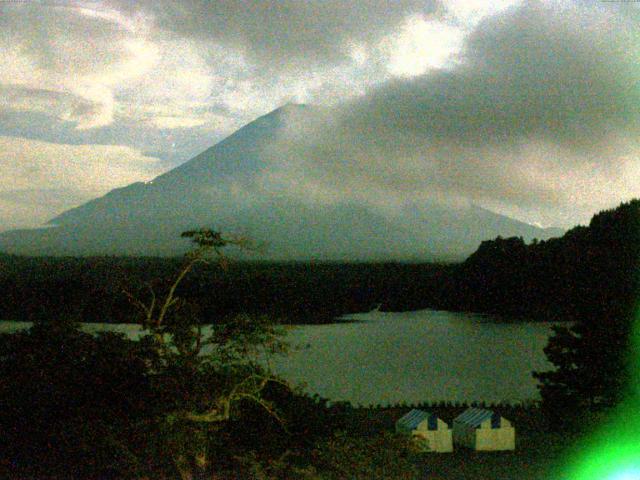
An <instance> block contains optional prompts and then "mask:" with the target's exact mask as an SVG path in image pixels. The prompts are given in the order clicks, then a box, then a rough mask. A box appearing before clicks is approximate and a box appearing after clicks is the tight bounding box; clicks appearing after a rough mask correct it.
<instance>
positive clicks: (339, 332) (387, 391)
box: [273, 310, 552, 405]
mask: <svg viewBox="0 0 640 480" xmlns="http://www.w3.org/2000/svg"><path fill="white" fill-rule="evenodd" d="M348 318H353V319H355V320H360V321H359V322H357V323H340V324H332V325H309V326H301V327H297V328H295V329H293V330H292V331H290V333H289V337H288V338H289V341H290V342H292V343H293V344H297V345H302V346H304V345H309V346H308V348H303V349H300V350H298V351H294V352H293V353H292V354H291V355H290V357H289V358H287V359H280V360H276V361H275V362H273V364H274V368H275V370H276V371H277V372H278V373H280V374H282V375H283V376H284V377H285V378H287V379H288V380H290V381H292V382H295V383H302V382H304V383H306V390H308V391H309V392H313V393H318V394H320V395H321V396H323V397H327V398H330V399H332V400H350V401H352V402H354V403H356V404H364V405H368V404H378V403H381V404H383V405H384V404H387V403H391V404H394V403H398V402H407V403H408V404H411V403H419V402H423V401H439V400H451V401H474V400H478V401H482V400H484V401H486V402H500V401H509V402H518V401H523V400H529V399H536V398H539V396H538V391H537V389H536V382H535V380H534V379H533V377H532V376H531V371H532V370H546V369H548V368H549V367H550V366H551V365H550V364H549V363H548V362H547V360H546V357H545V355H544V353H543V348H544V347H545V345H546V344H547V338H548V336H549V334H550V333H551V325H552V324H550V323H533V322H528V323H502V322H500V323H498V322H492V321H490V320H491V318H490V317H487V316H482V317H479V316H477V315H471V314H464V313H455V312H442V311H434V310H421V311H416V312H404V313H382V312H370V313H366V314H358V315H350V316H349V317H348Z"/></svg>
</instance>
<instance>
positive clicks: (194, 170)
mask: <svg viewBox="0 0 640 480" xmlns="http://www.w3.org/2000/svg"><path fill="white" fill-rule="evenodd" d="M315 111H316V110H315V108H314V107H310V106H306V105H297V104H287V105H285V106H283V107H280V108H278V109H276V110H274V111H273V112H271V113H269V114H267V115H264V116H261V117H259V118H257V119H256V120H254V121H252V122H250V123H249V124H247V125H245V126H244V127H242V128H240V129H239V130H237V131H236V132H234V133H233V134H231V135H230V136H228V137H227V138H225V139H224V140H222V141H221V142H219V143H217V144H216V145H214V146H212V147H211V148H208V149H207V150H205V151H204V152H202V153H201V154H199V155H197V156H196V157H194V158H192V159H191V160H189V161H187V162H185V163H184V164H182V165H180V166H178V167H176V168H174V169H173V170H171V171H169V172H166V173H164V174H162V175H160V176H158V177H156V178H155V179H154V180H152V181H151V182H146V183H142V182H138V183H133V184H131V185H128V186H126V187H124V188H119V189H115V190H112V191H111V192H109V193H107V194H106V195H104V196H103V197H100V198H96V199H94V200H91V201H89V202H87V203H85V204H83V205H81V206H79V207H76V208H73V209H70V210H68V211H66V212H64V213H62V214H61V215H58V216H57V217H55V218H53V219H52V220H51V221H50V224H51V225H52V227H51V228H44V229H31V230H14V231H9V232H4V233H0V250H2V251H5V252H8V253H16V254H27V255H105V254H106V255H176V254H180V253H182V252H184V251H185V250H186V249H187V248H188V243H186V242H184V241H181V240H180V238H179V235H180V233H181V232H182V231H184V230H187V229H191V228H194V227H202V226H207V227H210V228H216V229H219V230H222V231H225V232H239V233H243V234H246V235H248V236H250V237H251V238H252V239H254V240H255V241H256V242H258V243H262V244H265V245H266V248H265V249H264V251H263V252H262V253H261V254H259V255H257V257H254V258H262V259H272V260H311V259H314V260H337V261H345V260H353V261H366V260H407V261H426V260H429V261H431V260H461V259H463V258H465V257H466V256H467V255H469V254H470V253H472V252H473V251H474V250H475V249H476V248H477V247H478V245H479V244H480V242H481V241H482V240H486V239H491V238H495V237H496V236H498V235H501V236H503V237H508V236H522V237H523V238H524V239H525V240H526V241H530V240H532V239H533V238H538V239H546V238H550V237H554V236H558V235H561V234H562V233H563V231H562V230H560V229H542V228H538V227H536V226H533V225H529V224H527V223H524V222H520V221H518V220H514V219H511V218H508V217H506V216H503V215H499V214H496V213H494V212H491V211H489V210H486V209H482V208H479V207H475V206H469V207H455V208H454V207H447V206H443V205H439V204H436V203H427V204H420V205H415V204H411V205H410V206H406V207H404V208H402V209H401V210H399V211H398V212H396V213H394V214H390V213H388V212H382V211H378V210H376V209H375V208H372V207H369V206H366V205H361V204H356V203H353V202H340V201H336V202H334V203H332V204H329V205H318V204H314V203H313V202H311V201H308V200H307V199H305V198H294V197H293V196H291V195H287V194H286V193H283V192H282V191H276V190H275V189H273V190H268V189H265V188H257V187H255V182H256V180H257V179H259V176H260V175H261V174H262V173H264V172H265V171H268V170H269V169H271V168H274V167H273V166H272V165H270V163H269V160H268V156H267V155H265V154H264V152H265V149H266V148H268V147H269V146H270V145H272V144H273V142H274V141H275V139H276V137H277V135H278V133H279V132H280V130H281V128H282V127H283V126H284V124H285V122H286V121H297V120H300V121H303V120H304V119H305V118H313V115H314V112H315ZM247 191H249V192H250V194H247V193H246V192H247Z"/></svg>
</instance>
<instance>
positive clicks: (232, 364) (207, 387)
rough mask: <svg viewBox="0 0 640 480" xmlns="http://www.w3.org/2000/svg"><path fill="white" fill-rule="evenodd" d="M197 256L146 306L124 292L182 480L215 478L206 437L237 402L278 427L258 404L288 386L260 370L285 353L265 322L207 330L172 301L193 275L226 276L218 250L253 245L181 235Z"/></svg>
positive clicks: (242, 321) (214, 235)
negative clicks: (206, 271) (214, 270)
mask: <svg viewBox="0 0 640 480" xmlns="http://www.w3.org/2000/svg"><path fill="white" fill-rule="evenodd" d="M182 236H183V237H186V238H191V239H192V241H193V242H194V243H195V245H196V248H195V249H194V250H193V251H192V252H190V253H189V254H187V256H186V259H185V263H184V265H183V266H182V268H181V269H180V271H179V272H178V274H177V275H176V277H175V279H173V281H172V282H171V283H170V285H169V286H168V290H167V291H166V293H164V294H163V295H160V294H158V293H157V292H156V288H155V287H154V285H153V284H152V283H150V284H148V285H147V288H148V291H149V293H148V298H147V299H146V301H145V300H142V299H140V298H139V297H138V296H136V295H133V294H131V293H130V292H128V291H125V294H126V295H127V296H128V298H129V300H130V301H131V303H132V304H133V305H135V306H136V307H137V308H138V310H139V311H140V313H141V321H140V324H141V326H142V328H143V330H144V331H145V332H147V334H146V335H145V336H144V337H143V338H142V339H141V342H142V343H143V344H145V345H146V347H147V352H148V359H149V360H148V362H149V367H150V372H151V378H152V380H153V381H154V382H155V390H156V392H157V398H158V401H159V403H160V405H161V411H162V414H161V418H160V422H161V424H162V425H161V427H162V430H163V432H165V437H166V447H167V450H168V451H169V454H170V455H171V457H172V460H173V463H174V465H175V467H176V469H177V470H178V472H179V475H180V478H182V480H195V479H201V478H215V472H214V471H213V470H214V469H213V465H212V463H213V457H214V455H213V453H214V452H211V451H209V450H210V447H209V444H210V442H209V439H210V437H211V435H215V432H216V431H218V430H219V428H220V427H221V426H222V425H223V424H224V422H227V421H228V420H230V419H231V418H232V416H233V415H234V410H235V409H236V408H237V407H238V406H239V405H240V404H241V403H242V402H252V403H254V404H256V405H259V406H260V407H262V408H263V409H264V411H265V412H267V413H268V414H269V415H271V416H272V417H274V418H275V419H277V420H278V421H279V422H282V421H281V418H280V416H279V415H278V412H277V409H276V408H275V406H274V405H273V404H272V403H271V402H269V401H267V400H266V399H265V398H264V396H263V391H264V390H265V388H266V387H267V385H269V384H270V383H273V382H277V383H281V384H283V385H286V384H285V383H284V382H283V381H282V380H280V379H279V378H277V377H276V376H275V375H273V374H272V373H271V372H270V369H269V368H265V366H264V361H261V360H264V359H266V358H267V357H266V356H267V355H269V354H273V353H278V352H284V351H285V350H286V345H285V344H284V343H283V342H282V341H281V340H280V333H281V332H280V331H279V329H277V328H276V327H275V326H273V324H272V323H271V322H270V321H269V320H268V319H266V317H257V318H253V317H249V316H247V315H238V316H236V317H234V318H232V319H227V320H225V321H223V322H220V323H216V324H213V325H210V326H208V327H206V328H203V326H202V325H201V324H200V322H199V321H198V319H197V318H196V316H195V315H194V313H193V310H190V309H189V308H188V302H187V301H185V300H184V299H183V298H181V297H179V296H178V295H177V291H178V288H179V286H180V285H181V283H182V281H183V280H184V278H185V277H186V276H187V275H188V274H189V272H191V271H192V270H193V269H194V267H196V265H198V264H202V263H211V262H213V261H215V262H217V263H218V264H219V265H220V267H221V268H223V269H226V268H227V265H228V260H227V257H225V255H224V254H223V252H222V250H223V249H224V248H225V247H229V246H235V247H239V248H242V249H244V250H250V249H252V244H251V242H249V241H248V240H247V239H246V238H242V237H223V236H222V235H221V234H220V233H219V232H216V231H213V230H205V229H203V230H193V231H188V232H184V233H183V234H182Z"/></svg>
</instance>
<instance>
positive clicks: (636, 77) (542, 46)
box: [282, 2, 640, 222]
mask: <svg viewBox="0 0 640 480" xmlns="http://www.w3.org/2000/svg"><path fill="white" fill-rule="evenodd" d="M629 13H630V12H629V11H623V10H620V9H612V8H606V7H601V6H598V5H596V6H591V7H578V6H575V5H568V6H560V5H558V4H550V3H542V2H530V3H527V4H525V5H523V6H521V7H520V8H516V9H510V10H508V11H506V12H505V13H503V14H500V15H496V16H494V17H491V18H488V19H486V20H485V21H484V22H482V23H481V24H479V25H478V27H477V28H476V30H475V31H474V32H473V33H472V34H471V35H470V36H469V37H468V39H467V41H466V43H465V47H464V49H463V51H462V52H461V54H460V58H459V62H458V64H457V65H456V66H455V67H454V68H452V69H449V70H441V71H436V72H429V73H427V74H424V75H422V76H418V77H414V78H411V79H406V80H392V81H389V82H386V83H385V84H383V85H381V86H378V87H377V88H374V89H372V90H371V91H369V92H368V94H366V95H365V96H363V97H361V98H357V99H354V100H351V101H349V102H346V103H345V104H343V105H341V106H340V107H338V108H336V109H333V110H331V111H329V112H328V113H327V114H326V115H325V116H324V121H323V122H319V125H315V126H307V129H308V130H307V131H306V132H304V133H303V134H302V135H300V134H299V133H292V134H291V135H293V137H295V138H297V140H296V141H297V142H298V144H297V146H296V147H295V149H293V150H292V149H291V147H290V146H289V145H287V142H290V141H291V139H292V137H286V138H285V139H284V140H283V142H284V143H283V145H282V148H283V149H288V151H289V152H295V156H296V157H298V158H306V159H307V160H308V161H307V165H308V168H309V169H310V170H312V171H314V172H315V176H316V178H321V179H323V182H325V184H326V185H327V186H331V188H333V189H336V188H337V187H336V186H338V185H342V187H343V189H342V191H343V192H354V191H362V192H370V194H369V195H370V196H371V197H377V198H384V197H385V196H386V197H392V196H394V195H395V196H402V195H408V194H426V193H427V192H431V194H433V195H436V196H438V195H443V196H448V197H451V198H466V199H469V200H471V201H478V202H481V203H483V204H485V205H487V204H488V205H498V204H500V205H502V206H504V205H511V206H512V207H513V208H512V209H511V210H510V212H511V213H513V212H515V211H517V210H518V209H528V211H529V213H530V214H531V215H529V219H530V220H531V219H532V218H533V217H535V216H536V215H537V216H539V217H540V218H542V217H544V219H545V220H547V221H550V219H552V218H553V216H554V214H553V213H550V212H552V210H554V209H555V213H557V215H556V221H559V220H558V219H560V218H561V217H567V218H569V217H571V215H572V214H574V218H575V216H578V217H581V218H584V216H585V211H587V210H588V211H590V212H592V211H593V209H594V208H602V207H603V206H608V205H603V204H606V203H607V202H609V203H615V202H617V201H620V198H619V196H620V195H624V194H629V193H634V192H635V193H634V194H636V195H637V194H638V193H640V188H637V187H636V188H635V190H634V192H629V191H624V193H623V190H624V189H622V188H621V185H624V182H625V178H624V175H625V174H629V172H631V173H634V177H633V178H637V175H635V174H637V173H638V171H639V170H638V156H637V155H638V153H639V152H640V149H639V148H638V141H637V140H636V138H637V137H638V133H640V132H639V126H640V67H639V66H638V58H640V25H639V24H638V23H637V22H636V21H635V20H636V19H634V18H633V17H632V16H630V15H629ZM633 13H634V15H635V11H634V12H633ZM590 172H591V173H590ZM625 172H626V173H625ZM629 178H630V177H629ZM600 185H609V186H613V187H614V190H612V191H610V192H608V193H607V192H603V191H601V189H600V188H599V186H600ZM616 186H617V187H618V188H617V190H616V188H615V187H616ZM625 188H626V186H625ZM595 192H597V194H596V193H595ZM542 208H544V209H546V213H545V212H543V211H542V210H541V209H542ZM534 211H535V212H537V213H535V212H534ZM532 212H534V213H532ZM551 221H552V220H551ZM572 221H575V220H570V221H569V222H572Z"/></svg>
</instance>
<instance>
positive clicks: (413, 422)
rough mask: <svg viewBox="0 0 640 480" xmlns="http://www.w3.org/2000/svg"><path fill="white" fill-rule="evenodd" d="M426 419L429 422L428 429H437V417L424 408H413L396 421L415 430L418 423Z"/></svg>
mask: <svg viewBox="0 0 640 480" xmlns="http://www.w3.org/2000/svg"><path fill="white" fill-rule="evenodd" d="M425 420H427V421H428V422H429V426H428V428H429V430H437V428H438V417H436V416H435V415H434V414H433V413H429V412H425V411H424V410H417V409H413V410H411V411H410V412H409V413H407V414H406V415H404V416H403V417H402V418H400V420H398V423H399V424H400V425H402V426H403V427H405V428H407V429H410V430H415V429H416V428H418V425H420V423H422V422H423V421H425Z"/></svg>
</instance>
